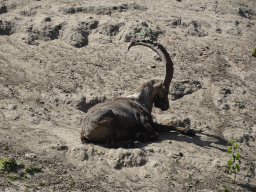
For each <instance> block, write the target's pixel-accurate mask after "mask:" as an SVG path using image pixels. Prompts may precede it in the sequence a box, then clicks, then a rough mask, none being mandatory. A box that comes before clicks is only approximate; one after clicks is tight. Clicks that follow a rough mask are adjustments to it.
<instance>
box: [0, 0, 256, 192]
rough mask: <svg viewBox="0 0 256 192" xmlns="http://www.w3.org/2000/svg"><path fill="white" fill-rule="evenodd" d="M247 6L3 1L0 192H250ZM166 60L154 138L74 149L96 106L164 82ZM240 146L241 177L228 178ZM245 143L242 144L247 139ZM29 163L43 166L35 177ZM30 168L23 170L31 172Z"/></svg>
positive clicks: (251, 91)
mask: <svg viewBox="0 0 256 192" xmlns="http://www.w3.org/2000/svg"><path fill="white" fill-rule="evenodd" d="M255 32H256V1H255V0H242V1H241V0H240V1H238V0H232V1H227V0H215V1H210V0H197V1H194V0H181V1H176V0H169V1H166V0H161V1H151V0H149V1H145V0H138V1H131V0H126V1H124V0H120V1H116V0H112V1H99V0H98V1H95V0H93V1H92V0H91V1H84V0H73V1H69V0H58V1H55V2H52V1H50V0H37V1H36V0H1V1H0V160H3V158H4V157H7V158H8V159H11V160H15V161H16V162H17V164H18V165H17V166H14V167H13V169H5V170H1V173H0V191H6V192H7V191H8V192H9V191H85V190H86V191H147V192H150V191H152V192H153V191H154V192H155V191H168V192H169V191H172V192H183V191H196V192H199V191H201V192H203V191H204V192H210V191H254V192H255V191H256V176H255V171H256V167H255V165H256V150H255V147H256V141H255V139H256V57H252V56H251V52H252V51H253V48H255V47H256V33H255ZM135 39H150V40H155V41H157V42H159V43H161V44H162V45H163V46H164V47H165V48H166V49H167V50H168V52H169V53H170V55H171V58H172V60H173V62H174V68H175V71H174V79H173V82H172V83H171V92H170V95H169V100H170V109H169V110H168V111H165V112H162V111H161V110H159V109H153V116H154V121H155V122H157V123H161V124H164V125H168V124H170V123H173V124H177V125H179V126H182V127H191V128H193V129H195V130H196V132H197V133H196V136H194V137H188V136H184V135H181V134H179V133H176V132H170V133H162V134H160V137H159V139H158V141H156V142H147V143H143V146H142V147H141V148H136V149H124V148H119V149H108V148H105V147H104V146H101V145H96V144H88V145H82V144H81V142H80V138H79V136H80V135H79V134H80V131H81V127H80V121H81V118H82V117H83V116H84V115H85V113H86V112H87V111H88V109H90V107H92V106H93V105H95V104H97V103H99V102H104V101H105V100H108V99H111V98H113V97H114V96H120V95H128V94H132V93H133V92H134V90H135V89H136V88H137V87H139V86H140V85H141V84H142V83H143V82H146V81H148V80H150V79H155V78H156V79H163V78H164V74H165V66H164V65H163V63H162V62H161V61H160V60H159V58H158V56H157V55H156V54H155V53H154V52H153V51H151V50H149V49H148V48H145V47H139V46H138V47H134V48H132V49H131V50H130V51H129V52H127V47H128V45H129V43H130V42H131V41H133V40H135ZM231 137H234V138H237V139H238V140H239V143H238V144H239V147H241V148H242V149H243V151H242V152H241V153H240V154H241V156H242V158H241V161H242V163H241V165H240V166H241V171H240V172H239V173H238V174H237V176H236V179H235V181H234V174H228V173H226V172H225V169H226V164H227V161H228V159H229V158H230V157H231V154H228V153H227V152H226V149H227V141H228V140H229V139H230V138H231ZM244 138H245V139H246V140H244ZM32 167H34V168H35V167H36V168H41V171H37V169H33V168H32ZM29 170H30V171H29Z"/></svg>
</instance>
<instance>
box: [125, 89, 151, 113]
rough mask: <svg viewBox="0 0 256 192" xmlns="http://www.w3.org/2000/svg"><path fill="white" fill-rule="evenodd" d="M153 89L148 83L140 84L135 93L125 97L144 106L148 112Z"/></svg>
mask: <svg viewBox="0 0 256 192" xmlns="http://www.w3.org/2000/svg"><path fill="white" fill-rule="evenodd" d="M153 94H154V89H153V87H152V86H150V84H146V85H144V86H142V87H141V88H140V89H139V90H138V92H137V93H135V94H133V95H129V96H127V98H129V99H131V100H134V101H137V102H138V103H139V104H140V105H142V106H143V107H145V108H146V109H147V110H148V111H149V112H150V113H151V111H152V106H153Z"/></svg>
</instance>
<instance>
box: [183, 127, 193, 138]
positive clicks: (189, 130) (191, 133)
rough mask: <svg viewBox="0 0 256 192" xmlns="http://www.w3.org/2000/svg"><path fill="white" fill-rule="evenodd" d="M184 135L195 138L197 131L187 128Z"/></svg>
mask: <svg viewBox="0 0 256 192" xmlns="http://www.w3.org/2000/svg"><path fill="white" fill-rule="evenodd" d="M182 134H183V135H188V136H195V135H196V131H195V130H194V129H190V128H187V129H185V130H184V131H182Z"/></svg>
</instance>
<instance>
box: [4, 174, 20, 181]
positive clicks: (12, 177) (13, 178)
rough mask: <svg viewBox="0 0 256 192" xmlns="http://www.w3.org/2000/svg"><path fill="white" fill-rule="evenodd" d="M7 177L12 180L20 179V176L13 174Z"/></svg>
mask: <svg viewBox="0 0 256 192" xmlns="http://www.w3.org/2000/svg"><path fill="white" fill-rule="evenodd" d="M7 177H8V178H9V179H10V180H11V181H15V180H17V179H18V177H17V176H15V175H13V174H10V175H8V176H7Z"/></svg>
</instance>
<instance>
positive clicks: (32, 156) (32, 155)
mask: <svg viewBox="0 0 256 192" xmlns="http://www.w3.org/2000/svg"><path fill="white" fill-rule="evenodd" d="M36 156H37V155H36V154H35V153H27V154H25V157H27V158H30V159H32V158H35V157H36Z"/></svg>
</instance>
